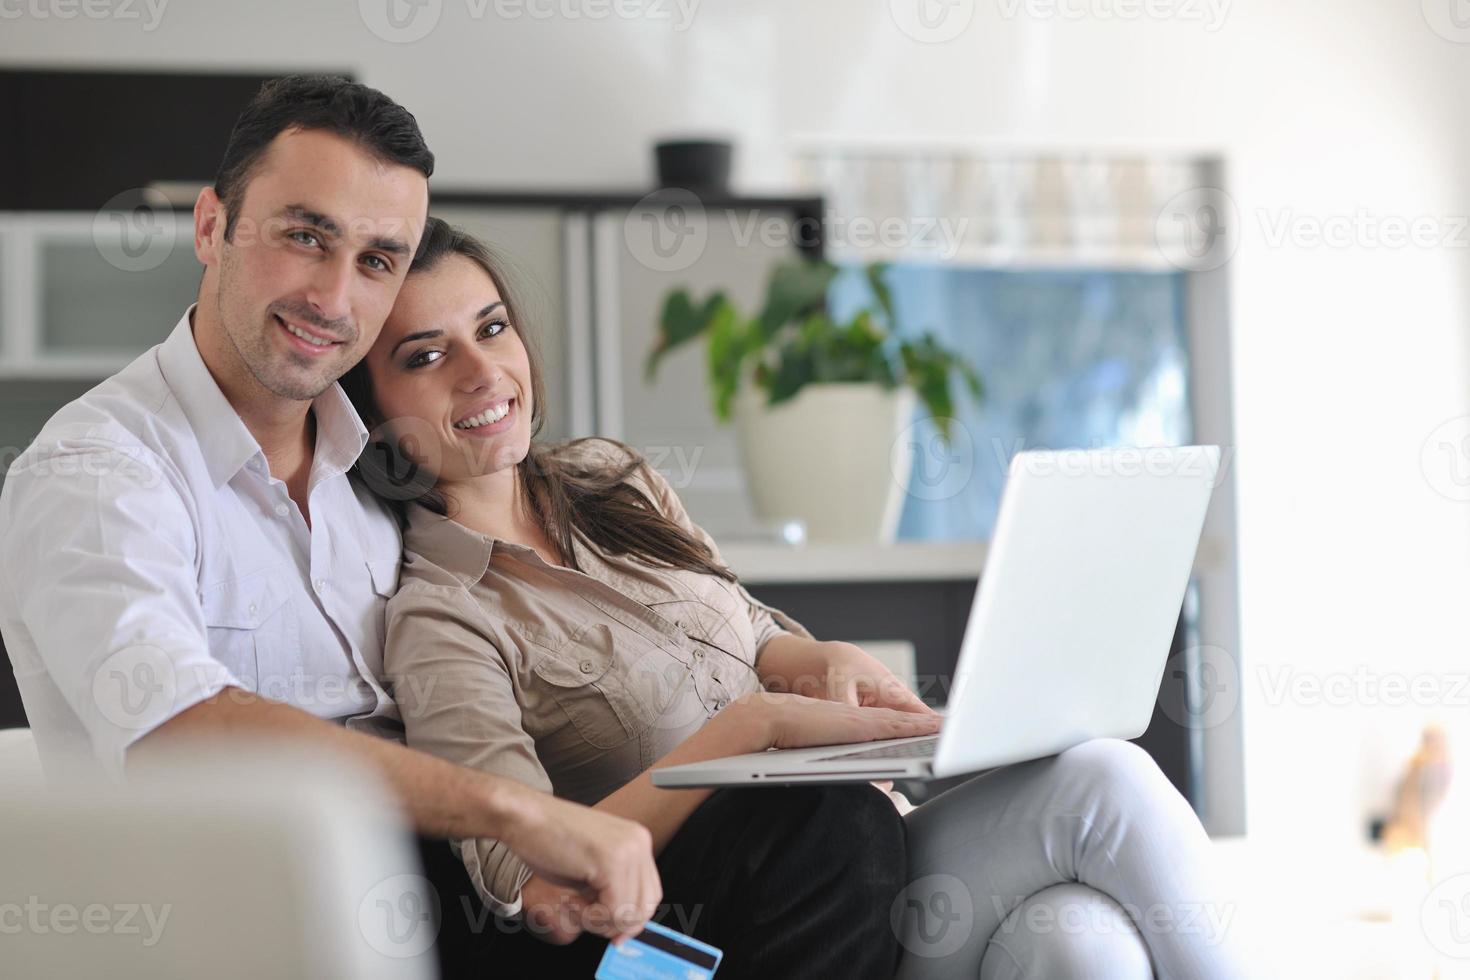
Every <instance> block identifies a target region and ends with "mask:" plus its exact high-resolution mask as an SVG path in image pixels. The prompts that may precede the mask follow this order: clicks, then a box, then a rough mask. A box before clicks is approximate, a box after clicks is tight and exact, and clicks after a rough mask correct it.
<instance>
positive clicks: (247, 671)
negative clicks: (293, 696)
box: [202, 568, 301, 691]
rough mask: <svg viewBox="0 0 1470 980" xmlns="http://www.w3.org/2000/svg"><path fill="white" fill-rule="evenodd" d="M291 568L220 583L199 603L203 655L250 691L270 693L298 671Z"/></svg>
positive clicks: (296, 629) (299, 659)
mask: <svg viewBox="0 0 1470 980" xmlns="http://www.w3.org/2000/svg"><path fill="white" fill-rule="evenodd" d="M297 574H299V573H298V572H297V571H296V570H295V569H294V568H278V569H271V570H268V571H265V572H257V573H255V574H253V575H248V576H245V577H243V578H239V579H231V580H229V581H226V582H222V583H220V584H219V585H217V586H215V587H214V588H212V589H210V590H209V591H207V592H205V593H204V595H203V597H202V606H203V611H204V625H205V627H206V628H207V629H208V631H209V652H210V653H211V654H212V655H213V656H214V658H215V659H216V660H218V661H219V662H220V663H222V664H224V665H225V666H226V667H227V668H229V670H230V671H231V672H232V673H233V674H234V675H235V676H236V677H237V678H238V679H239V680H240V682H241V683H242V684H244V685H245V686H246V687H247V688H248V689H249V690H251V691H262V690H274V689H275V688H276V687H278V686H279V685H281V684H284V683H289V681H290V677H291V675H292V674H293V673H299V672H300V670H301V657H300V638H299V624H298V622H297V618H296V610H295V608H294V606H293V605H292V602H291V599H292V593H291V589H290V588H289V586H287V585H286V583H287V582H289V581H290V576H293V575H297Z"/></svg>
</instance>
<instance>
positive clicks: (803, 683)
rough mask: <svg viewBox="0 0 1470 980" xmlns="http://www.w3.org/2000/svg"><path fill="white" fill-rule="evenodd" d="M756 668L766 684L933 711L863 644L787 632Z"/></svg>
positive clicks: (866, 704)
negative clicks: (807, 637)
mask: <svg viewBox="0 0 1470 980" xmlns="http://www.w3.org/2000/svg"><path fill="white" fill-rule="evenodd" d="M757 668H758V670H759V672H760V675H761V679H762V680H763V681H765V682H766V683H767V685H768V686H779V687H780V689H781V690H784V691H790V692H791V693H793V694H802V695H806V696H808V697H812V698H819V699H822V700H825V701H837V702H840V703H842V704H850V705H853V706H855V707H862V708H890V709H892V710H894V711H910V712H915V713H918V714H928V715H932V714H935V711H934V709H933V708H931V707H929V706H928V705H927V704H925V703H924V702H923V701H920V700H919V698H918V696H917V695H916V694H914V692H912V691H910V690H909V689H908V688H907V687H906V686H905V685H904V683H903V681H901V680H899V679H898V678H897V677H895V676H894V675H893V672H892V671H890V670H889V669H888V668H887V667H885V666H884V665H883V664H882V662H881V661H879V660H878V659H877V658H876V657H873V656H872V655H871V654H869V653H867V652H866V651H865V650H863V649H862V648H861V647H859V646H855V645H854V644H851V643H842V642H839V641H829V642H825V643H824V642H820V641H817V640H808V639H805V638H803V637H799V636H794V635H787V636H778V637H776V638H775V639H773V640H771V641H770V642H769V643H767V644H766V646H765V647H764V648H763V649H762V650H761V654H760V659H759V660H758V661H757Z"/></svg>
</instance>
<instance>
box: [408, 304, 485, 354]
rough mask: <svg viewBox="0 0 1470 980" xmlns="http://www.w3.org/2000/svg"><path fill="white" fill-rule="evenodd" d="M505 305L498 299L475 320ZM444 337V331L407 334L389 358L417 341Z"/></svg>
mask: <svg viewBox="0 0 1470 980" xmlns="http://www.w3.org/2000/svg"><path fill="white" fill-rule="evenodd" d="M504 305H505V300H501V299H497V300H496V301H495V302H493V303H491V304H490V305H489V306H487V307H485V308H484V309H483V310H481V311H480V312H478V313H476V314H475V316H474V318H475V319H476V320H480V319H484V318H485V317H487V316H489V315H490V314H491V313H494V312H495V311H496V310H497V309H499V308H501V307H503V306H504ZM442 336H444V331H443V330H416V331H414V332H413V333H411V334H405V335H404V336H402V337H400V338H398V343H396V344H394V345H393V349H392V350H391V351H389V352H388V356H389V357H392V356H393V355H394V354H397V353H398V348H400V347H402V346H403V345H404V344H409V343H412V342H413V341H415V340H428V339H429V338H430V337H442Z"/></svg>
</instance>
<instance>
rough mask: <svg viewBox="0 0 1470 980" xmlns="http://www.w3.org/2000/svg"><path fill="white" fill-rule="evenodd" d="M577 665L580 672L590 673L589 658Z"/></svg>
mask: <svg viewBox="0 0 1470 980" xmlns="http://www.w3.org/2000/svg"><path fill="white" fill-rule="evenodd" d="M577 666H578V667H580V668H581V669H582V673H584V674H590V673H592V661H590V660H584V661H582V662H581V663H580V664H578V665H577Z"/></svg>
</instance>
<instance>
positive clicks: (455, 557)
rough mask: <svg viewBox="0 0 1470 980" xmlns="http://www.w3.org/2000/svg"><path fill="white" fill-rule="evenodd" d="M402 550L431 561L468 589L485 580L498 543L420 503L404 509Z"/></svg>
mask: <svg viewBox="0 0 1470 980" xmlns="http://www.w3.org/2000/svg"><path fill="white" fill-rule="evenodd" d="M406 509H407V516H408V528H407V530H405V531H404V532H403V546H404V548H405V549H406V550H408V551H412V552H413V553H414V554H416V555H420V556H421V557H423V558H425V559H427V560H428V561H431V562H433V563H434V564H435V565H438V566H439V567H440V568H442V569H444V570H445V571H446V572H449V573H450V574H451V575H453V576H454V577H455V578H457V579H459V580H460V581H461V582H463V583H464V585H465V587H466V588H468V587H469V586H471V585H474V584H475V583H476V582H478V581H480V579H482V578H484V577H485V572H486V571H488V570H489V568H490V556H491V554H493V553H494V551H495V547H496V545H498V544H502V542H499V541H497V540H496V539H495V538H492V537H491V536H490V535H488V534H482V533H480V532H479V531H473V530H471V529H470V528H467V527H465V526H464V525H463V524H460V523H459V522H458V521H455V520H451V519H450V518H448V517H444V516H442V515H440V514H436V513H434V512H433V511H432V510H429V508H427V507H425V506H423V505H422V504H417V503H410V504H408V506H407V508H406Z"/></svg>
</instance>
